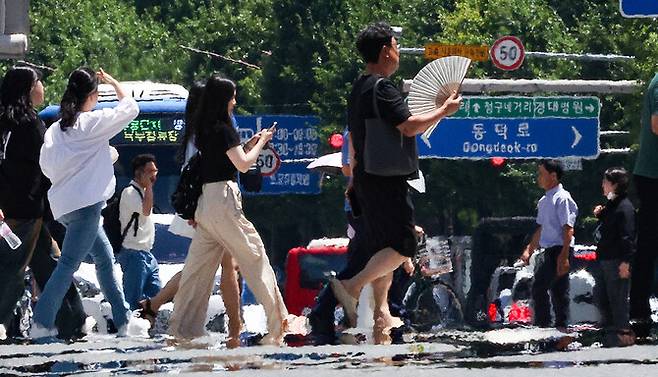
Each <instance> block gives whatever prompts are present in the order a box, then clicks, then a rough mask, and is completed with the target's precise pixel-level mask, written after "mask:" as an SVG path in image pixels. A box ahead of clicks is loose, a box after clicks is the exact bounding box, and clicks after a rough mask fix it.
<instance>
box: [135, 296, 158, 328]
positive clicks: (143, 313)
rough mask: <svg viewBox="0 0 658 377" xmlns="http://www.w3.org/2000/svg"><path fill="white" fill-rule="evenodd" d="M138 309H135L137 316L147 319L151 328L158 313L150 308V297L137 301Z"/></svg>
mask: <svg viewBox="0 0 658 377" xmlns="http://www.w3.org/2000/svg"><path fill="white" fill-rule="evenodd" d="M138 305H139V309H137V312H138V316H139V318H144V319H145V320H147V321H149V323H150V324H151V328H153V325H155V318H156V317H157V316H158V313H156V312H154V311H153V308H151V299H150V298H147V299H146V300H142V301H140V302H139V303H138Z"/></svg>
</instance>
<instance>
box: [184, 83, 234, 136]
mask: <svg viewBox="0 0 658 377" xmlns="http://www.w3.org/2000/svg"><path fill="white" fill-rule="evenodd" d="M234 94H235V83H234V82H233V81H231V80H229V79H227V78H223V77H221V76H220V75H217V74H215V75H212V76H210V78H209V79H208V81H207V82H206V89H205V90H204V91H203V96H202V97H201V105H200V106H199V108H198V109H197V111H196V114H195V115H194V124H195V127H194V128H195V130H194V144H195V145H196V146H197V148H198V147H199V139H200V138H201V137H203V136H204V135H206V134H208V133H209V132H210V131H211V130H213V129H218V128H219V127H226V126H228V127H233V122H232V120H231V114H229V113H228V103H229V101H230V100H231V98H233V95H234Z"/></svg>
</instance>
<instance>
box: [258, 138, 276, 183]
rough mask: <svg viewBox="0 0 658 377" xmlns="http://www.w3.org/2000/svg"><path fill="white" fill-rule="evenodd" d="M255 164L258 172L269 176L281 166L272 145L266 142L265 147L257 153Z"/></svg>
mask: <svg viewBox="0 0 658 377" xmlns="http://www.w3.org/2000/svg"><path fill="white" fill-rule="evenodd" d="M256 164H258V167H259V168H260V174H261V175H264V176H270V175H273V174H274V173H276V171H277V170H279V167H280V166H281V157H279V154H278V153H276V151H275V150H274V148H273V147H272V145H270V144H267V147H265V148H263V149H262V150H261V151H260V154H259V155H258V160H256Z"/></svg>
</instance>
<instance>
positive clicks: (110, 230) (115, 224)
mask: <svg viewBox="0 0 658 377" xmlns="http://www.w3.org/2000/svg"><path fill="white" fill-rule="evenodd" d="M130 186H132V187H133V188H134V189H135V190H137V193H138V194H139V197H140V198H142V200H143V199H144V196H143V195H142V192H141V191H140V190H139V189H138V188H137V187H136V186H135V185H133V184H130ZM127 188H128V186H126V187H124V188H123V190H125V189H127ZM123 190H121V191H120V192H118V193H115V194H114V196H112V197H111V198H110V200H108V201H107V206H106V207H105V208H103V210H102V211H101V215H103V229H105V235H107V238H108V239H109V240H110V244H111V245H112V250H114V253H115V254H116V253H119V252H120V251H121V246H122V244H123V240H124V239H125V238H126V234H128V230H129V229H130V226H131V225H132V227H133V232H134V234H133V235H134V236H137V229H139V213H137V212H133V214H132V216H131V217H130V221H128V224H126V227H125V228H123V229H121V221H120V220H119V209H120V206H121V194H123Z"/></svg>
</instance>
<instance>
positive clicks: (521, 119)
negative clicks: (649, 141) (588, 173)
mask: <svg viewBox="0 0 658 377" xmlns="http://www.w3.org/2000/svg"><path fill="white" fill-rule="evenodd" d="M599 112H600V102H599V100H598V98H596V97H466V98H465V99H464V102H463V103H462V107H461V109H460V110H459V112H457V113H456V114H455V115H454V116H453V117H450V118H447V119H444V120H442V121H441V122H440V123H439V124H438V126H437V127H436V129H435V130H434V132H433V133H432V135H431V136H430V138H429V140H427V141H423V140H422V139H421V138H420V137H419V140H418V153H419V155H420V157H421V158H464V159H482V158H491V157H505V158H517V159H524V158H560V157H579V158H590V159H591V158H596V157H597V156H598V154H599Z"/></svg>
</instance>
